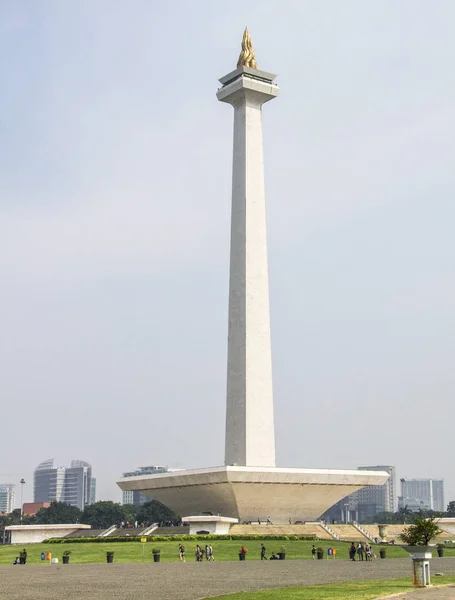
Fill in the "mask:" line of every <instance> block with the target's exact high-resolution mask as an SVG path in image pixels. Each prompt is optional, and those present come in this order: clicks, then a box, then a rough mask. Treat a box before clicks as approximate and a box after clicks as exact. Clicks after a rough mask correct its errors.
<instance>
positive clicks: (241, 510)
mask: <svg viewBox="0 0 455 600" xmlns="http://www.w3.org/2000/svg"><path fill="white" fill-rule="evenodd" d="M387 478H388V474H387V473H382V472H381V471H339V470H330V469H285V468H277V467H269V468H267V467H213V468H209V469H192V470H188V471H175V472H173V473H157V474H156V475H139V476H137V477H124V478H123V479H121V480H120V481H118V482H117V483H118V485H119V486H120V488H121V489H122V490H130V491H134V490H138V491H141V492H142V493H143V494H147V495H150V496H152V497H153V498H154V499H155V500H159V502H162V503H163V504H164V505H165V506H168V507H169V508H170V509H172V510H173V511H174V512H175V513H176V514H178V515H188V514H190V515H204V514H205V515H218V514H220V515H223V516H226V517H229V518H231V519H238V520H239V521H240V522H241V523H243V522H245V521H247V522H249V521H254V522H256V521H257V520H258V519H260V520H261V521H265V520H266V519H267V518H270V520H271V521H272V522H273V523H274V524H276V525H278V524H288V523H289V518H292V520H293V521H314V520H316V519H317V518H318V517H320V516H321V515H322V513H324V512H325V511H326V510H327V509H328V508H330V507H331V506H332V505H333V504H335V503H336V502H338V500H340V499H341V498H344V497H345V496H347V495H348V494H351V493H352V492H355V491H356V490H358V489H360V488H362V487H364V486H366V485H381V484H383V483H385V482H386V481H387Z"/></svg>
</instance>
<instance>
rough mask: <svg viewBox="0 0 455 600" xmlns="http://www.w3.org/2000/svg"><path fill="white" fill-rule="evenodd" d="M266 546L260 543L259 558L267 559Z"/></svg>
mask: <svg viewBox="0 0 455 600" xmlns="http://www.w3.org/2000/svg"><path fill="white" fill-rule="evenodd" d="M265 551H266V547H265V546H264V544H261V560H267V556H266V555H265Z"/></svg>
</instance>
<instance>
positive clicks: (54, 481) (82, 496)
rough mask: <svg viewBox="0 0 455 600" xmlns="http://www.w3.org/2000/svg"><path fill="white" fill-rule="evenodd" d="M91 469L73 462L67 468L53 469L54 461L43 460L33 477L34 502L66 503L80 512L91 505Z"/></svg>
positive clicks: (88, 466) (86, 464)
mask: <svg viewBox="0 0 455 600" xmlns="http://www.w3.org/2000/svg"><path fill="white" fill-rule="evenodd" d="M91 482H92V467H91V465H90V464H89V463H87V462H85V461H82V460H73V461H71V465H70V466H69V467H54V459H49V460H45V461H44V462H42V463H41V464H39V465H38V467H37V468H36V469H35V472H34V475H33V498H34V502H52V500H56V501H58V502H66V503H67V504H70V505H71V506H77V507H78V508H79V509H80V510H84V508H85V507H86V506H87V505H89V504H90V503H91V490H92V484H91Z"/></svg>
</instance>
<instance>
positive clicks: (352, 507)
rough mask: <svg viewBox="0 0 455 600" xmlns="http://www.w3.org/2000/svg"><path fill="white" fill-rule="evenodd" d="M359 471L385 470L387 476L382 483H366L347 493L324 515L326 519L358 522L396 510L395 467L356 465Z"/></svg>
mask: <svg viewBox="0 0 455 600" xmlns="http://www.w3.org/2000/svg"><path fill="white" fill-rule="evenodd" d="M358 470H359V471H385V472H386V473H388V474H389V478H388V479H387V481H386V482H385V483H384V484H383V485H368V486H366V487H364V488H362V489H360V490H358V491H357V492H354V493H352V494H349V496H346V498H343V500H340V501H339V502H337V503H336V504H334V505H333V506H332V507H331V508H330V509H329V510H328V511H327V512H326V513H324V515H322V518H324V519H325V520H327V521H332V522H333V521H335V522H341V523H346V522H347V523H350V522H352V521H358V522H360V523H362V522H364V521H367V520H369V519H371V518H374V517H375V516H376V515H378V514H380V513H383V512H395V511H396V510H397V491H396V474H395V467H393V466H390V465H374V466H372V467H358Z"/></svg>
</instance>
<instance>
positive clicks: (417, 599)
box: [378, 580, 455, 600]
mask: <svg viewBox="0 0 455 600" xmlns="http://www.w3.org/2000/svg"><path fill="white" fill-rule="evenodd" d="M433 581H435V580H433ZM389 598H390V600H454V598H455V585H445V586H441V587H435V588H425V589H421V590H415V591H414V592H408V593H406V594H395V595H394V596H384V598H378V600H386V599H389Z"/></svg>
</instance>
